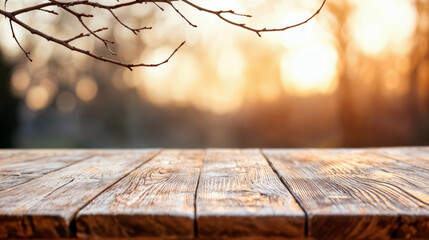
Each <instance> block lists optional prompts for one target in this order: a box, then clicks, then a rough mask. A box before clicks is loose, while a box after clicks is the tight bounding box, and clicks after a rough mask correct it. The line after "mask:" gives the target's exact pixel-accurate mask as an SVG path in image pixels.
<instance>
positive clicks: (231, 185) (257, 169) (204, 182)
mask: <svg viewBox="0 0 429 240" xmlns="http://www.w3.org/2000/svg"><path fill="white" fill-rule="evenodd" d="M196 215H197V226H198V236H199V237H201V238H214V239H216V238H224V237H225V238H226V237H256V238H261V237H303V236H304V233H305V215H304V212H303V211H302V210H301V208H300V207H299V205H298V204H297V202H296V201H295V200H294V198H293V196H292V195H291V194H290V192H289V191H288V190H287V189H286V187H285V186H284V185H283V184H282V183H281V182H280V179H279V178H278V176H277V175H276V174H275V173H274V172H273V171H272V169H271V167H270V166H269V164H268V162H267V161H266V159H265V158H264V157H263V156H262V154H261V153H260V151H259V150H220V149H218V150H208V151H207V153H206V158H205V160H204V165H203V171H202V174H201V178H200V184H199V187H198V191H197V209H196Z"/></svg>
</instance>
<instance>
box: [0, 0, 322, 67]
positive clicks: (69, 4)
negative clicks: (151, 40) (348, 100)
mask: <svg viewBox="0 0 429 240" xmlns="http://www.w3.org/2000/svg"><path fill="white" fill-rule="evenodd" d="M46 1H47V2H44V3H40V4H36V5H33V6H30V7H25V8H21V9H18V10H15V11H7V10H6V4H7V2H8V1H7V0H5V3H4V10H2V9H0V15H3V16H5V17H6V18H8V19H9V23H10V29H11V33H12V37H13V39H14V40H15V42H16V43H17V45H18V46H19V48H21V50H22V51H23V52H24V54H25V56H26V57H27V58H28V60H30V61H32V59H31V58H30V56H29V55H30V53H29V52H28V51H26V50H25V49H24V48H23V47H22V45H21V44H20V43H19V41H18V39H17V37H16V35H15V31H14V27H13V24H17V25H19V26H20V27H22V28H24V29H25V30H27V31H28V32H30V33H31V34H34V35H37V36H39V37H41V38H44V39H46V40H47V41H52V42H54V43H56V44H59V45H62V46H63V47H65V48H68V49H70V50H71V51H76V52H79V53H82V54H85V55H87V56H89V57H92V58H94V59H97V60H100V61H104V62H109V63H112V64H116V65H119V66H123V67H126V68H128V69H130V70H132V69H133V68H135V67H156V66H159V65H162V64H165V63H167V62H168V61H169V60H170V59H171V57H172V56H173V55H174V54H175V53H176V52H177V51H178V50H179V49H180V48H181V47H182V46H183V45H184V44H185V42H182V43H181V44H180V45H179V46H178V47H177V48H176V49H175V50H174V51H173V52H172V53H171V55H170V56H169V57H168V58H166V59H165V60H164V61H161V62H159V63H151V64H147V63H136V64H134V63H124V62H121V61H119V60H115V59H110V58H106V57H104V56H100V55H96V54H94V53H92V52H91V51H89V50H86V49H82V48H78V47H76V46H74V45H71V42H73V41H74V40H77V39H80V38H84V37H93V38H95V39H97V40H99V41H100V42H102V43H103V44H104V46H105V47H106V49H107V50H108V51H109V52H110V53H111V54H112V55H114V56H116V53H115V52H113V51H112V50H111V48H110V45H113V44H115V42H113V41H111V40H108V39H105V38H103V37H102V36H100V35H99V34H98V33H99V32H102V31H105V30H108V27H107V26H102V27H99V28H98V29H97V30H92V29H91V28H90V27H89V26H88V25H87V23H86V22H85V21H84V18H87V19H90V18H94V17H97V16H93V15H92V14H90V13H86V12H79V11H77V10H75V8H74V7H76V6H89V7H92V8H96V9H101V10H105V11H108V12H109V13H110V15H111V16H112V17H113V19H114V20H115V21H116V22H118V23H119V24H120V25H121V26H122V27H124V28H126V29H128V30H130V31H131V32H132V33H134V34H135V35H137V34H138V33H139V32H140V31H141V30H146V29H152V28H151V27H146V26H145V27H138V28H133V27H130V26H129V25H127V24H125V23H124V22H123V21H122V20H121V19H120V18H119V17H118V15H116V13H115V11H114V10H116V9H120V8H125V7H131V6H135V5H138V4H143V3H145V4H147V3H152V4H154V5H155V6H157V7H158V8H159V9H160V10H162V11H164V8H162V7H161V6H160V5H159V4H160V3H164V4H167V5H169V6H170V7H171V8H172V9H173V10H174V11H176V12H177V13H178V14H179V16H180V17H181V18H182V19H184V20H185V21H186V22H187V23H188V24H189V25H190V26H192V27H197V25H196V24H193V23H192V22H191V21H190V20H189V19H188V18H187V16H185V15H184V14H183V13H182V12H181V10H180V9H179V8H177V7H176V6H175V5H174V2H177V1H182V2H183V3H185V4H186V5H188V6H190V7H192V8H193V9H196V10H198V11H201V12H204V13H207V14H211V15H215V16H217V17H218V18H220V19H221V20H223V21H225V22H227V23H229V24H231V25H234V26H237V27H240V28H243V29H246V30H248V31H251V32H255V33H256V34H257V35H258V36H261V33H264V32H280V31H285V30H287V29H290V28H294V27H298V26H300V25H303V24H305V23H307V22H308V21H310V20H311V19H313V18H314V17H315V16H316V15H317V14H319V13H320V11H321V10H322V8H323V6H324V5H325V3H326V0H323V1H322V3H321V5H320V7H319V8H318V9H317V11H316V12H314V14H313V15H311V16H310V17H308V18H307V19H305V20H304V21H302V22H299V23H296V24H293V25H289V26H285V27H280V28H267V27H265V28H261V29H259V28H254V27H250V26H246V24H244V23H240V22H235V21H232V20H230V19H228V18H227V16H228V15H235V16H239V17H246V18H249V17H252V16H251V15H248V14H241V13H236V12H235V11H234V10H212V9H209V8H205V7H202V6H200V5H197V4H195V3H193V2H192V1H191V0H128V1H124V2H122V1H121V2H120V0H117V3H116V4H111V5H106V4H102V3H99V2H96V1H91V0H74V1H63V0H46ZM46 7H54V8H58V9H62V10H64V11H65V12H66V13H68V14H70V15H72V16H73V17H74V18H75V19H76V20H77V21H78V22H79V24H80V25H81V26H82V27H83V28H84V29H86V31H87V33H79V34H76V33H75V34H76V35H75V36H73V37H70V38H68V39H59V38H57V37H55V36H51V35H49V34H47V33H45V32H42V31H40V30H38V29H37V27H33V26H31V25H30V24H27V23H25V22H23V21H21V20H20V19H18V15H20V14H24V13H31V12H33V11H43V12H46V13H48V14H54V15H60V14H59V12H57V11H55V10H53V9H45V8H46Z"/></svg>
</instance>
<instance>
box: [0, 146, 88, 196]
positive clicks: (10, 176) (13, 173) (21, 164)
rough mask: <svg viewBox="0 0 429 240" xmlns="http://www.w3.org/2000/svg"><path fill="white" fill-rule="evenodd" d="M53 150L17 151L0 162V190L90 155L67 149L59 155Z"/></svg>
mask: <svg viewBox="0 0 429 240" xmlns="http://www.w3.org/2000/svg"><path fill="white" fill-rule="evenodd" d="M54 152H55V151H43V152H36V153H34V152H31V153H32V155H30V156H29V155H28V154H26V153H27V151H19V152H17V155H16V156H14V157H13V158H12V159H11V158H9V159H8V160H6V159H5V160H4V161H1V162H0V191H2V190H5V189H7V188H11V187H14V186H18V185H20V184H23V183H26V182H28V181H30V180H32V179H35V178H39V177H41V176H43V175H45V174H47V173H50V172H53V171H56V170H58V169H61V168H64V167H67V166H69V165H72V164H74V163H77V162H79V161H82V160H84V159H86V158H88V157H90V156H91V153H90V152H82V151H68V152H65V153H63V154H61V155H59V154H58V153H56V154H54Z"/></svg>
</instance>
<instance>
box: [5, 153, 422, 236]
mask: <svg viewBox="0 0 429 240" xmlns="http://www.w3.org/2000/svg"><path fill="white" fill-rule="evenodd" d="M129 237H136V238H151V239H152V238H153V239H157V238H158V239H165V238H176V239H195V238H198V239H220V238H222V239H225V238H252V239H260V238H272V239H283V238H288V239H390V238H399V239H406V238H412V239H429V147H407V148H369V149H193V150H181V149H144V150H0V238H2V239H4V238H75V239H76V238H129Z"/></svg>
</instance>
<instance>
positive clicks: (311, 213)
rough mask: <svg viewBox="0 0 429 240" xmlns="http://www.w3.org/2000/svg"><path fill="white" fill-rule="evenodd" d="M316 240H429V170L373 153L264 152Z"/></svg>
mask: <svg viewBox="0 0 429 240" xmlns="http://www.w3.org/2000/svg"><path fill="white" fill-rule="evenodd" d="M264 153H265V155H266V156H267V158H268V159H269V161H270V162H271V163H272V165H273V167H274V168H275V169H276V171H277V172H278V173H279V175H280V176H281V178H282V179H283V181H284V183H285V184H286V185H288V186H289V189H291V191H292V192H293V194H294V195H295V197H296V199H297V201H298V202H299V203H300V204H301V206H302V207H303V209H304V210H305V212H306V213H307V222H308V235H309V236H311V237H315V238H320V239H388V238H392V237H398V238H406V237H417V238H427V237H428V236H429V218H428V217H429V194H428V193H429V192H428V190H429V189H428V185H427V182H428V180H429V169H428V168H425V167H421V166H420V165H418V164H416V162H415V161H398V160H396V159H393V158H389V157H386V156H382V155H381V154H377V153H376V151H375V150H374V149H371V150H367V151H364V150H265V151H264Z"/></svg>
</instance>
